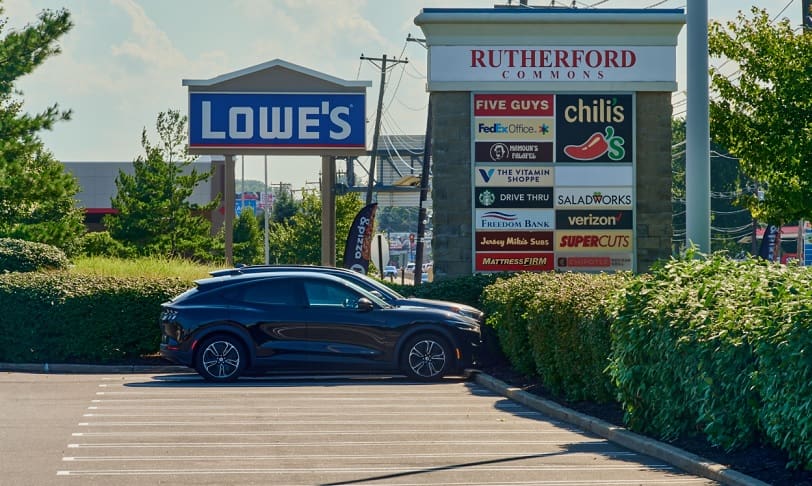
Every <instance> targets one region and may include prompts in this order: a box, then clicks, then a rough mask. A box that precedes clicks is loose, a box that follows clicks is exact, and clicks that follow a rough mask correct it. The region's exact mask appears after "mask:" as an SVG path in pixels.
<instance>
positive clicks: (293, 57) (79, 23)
mask: <svg viewBox="0 0 812 486" xmlns="http://www.w3.org/2000/svg"><path fill="white" fill-rule="evenodd" d="M495 3H498V4H505V3H507V0H500V1H494V0H487V1H483V0H442V1H435V0H409V1H407V0H141V1H135V0H5V1H3V2H2V4H3V6H4V8H5V13H4V16H5V17H7V18H8V19H9V27H7V28H15V27H20V26H22V25H24V24H26V23H30V22H32V21H34V20H35V18H36V15H37V13H38V12H40V11H41V10H43V9H58V8H67V9H68V10H69V11H70V12H71V14H72V18H73V21H74V23H75V26H74V28H73V29H72V31H71V32H70V33H69V34H67V35H66V36H65V37H64V38H63V39H62V40H61V42H60V45H61V47H62V51H63V52H62V53H61V54H60V55H58V56H56V57H53V58H51V59H49V60H47V61H46V62H45V64H44V65H42V66H41V67H40V68H39V69H37V70H36V71H35V72H34V73H32V74H30V75H28V76H26V77H24V78H22V79H21V80H20V82H19V83H18V88H20V89H21V90H22V91H23V92H24V96H23V99H24V100H25V108H26V110H27V111H30V112H35V111H40V110H42V109H44V108H45V107H47V106H50V105H52V104H54V103H58V104H59V105H60V107H62V108H69V109H72V110H73V119H72V120H71V121H68V122H62V123H59V124H57V125H56V126H55V127H54V129H53V131H51V132H46V133H43V134H42V138H43V140H44V141H45V143H46V146H47V147H48V148H49V149H50V150H51V151H52V152H53V153H54V155H55V156H56V158H57V159H59V160H64V161H97V160H98V161H131V160H133V159H134V158H135V157H137V156H138V155H140V154H142V149H141V144H140V142H141V131H142V129H143V128H145V127H146V128H147V130H148V133H150V134H153V131H152V128H153V127H154V125H155V119H156V117H157V115H158V113H160V112H161V111H166V110H168V109H178V110H181V111H182V112H186V109H187V106H186V104H187V103H186V88H185V87H183V86H182V85H181V80H183V79H208V78H212V77H215V76H217V75H220V74H223V73H228V72H232V71H236V70H239V69H243V68H246V67H249V66H254V65H256V64H261V63H263V62H266V61H269V60H271V59H277V58H278V59H283V60H285V61H289V62H292V63H295V64H299V65H301V66H304V67H307V68H310V69H313V70H316V71H320V72H323V73H326V74H329V75H331V76H335V77H338V78H343V79H348V80H356V79H360V80H369V81H372V82H373V85H372V87H371V88H369V89H368V90H367V107H368V108H367V110H368V112H369V113H368V119H369V121H370V123H369V124H368V125H369V127H370V133H371V128H372V126H373V125H374V123H373V121H374V109H375V106H376V103H377V96H378V89H379V88H378V81H379V78H380V71H379V70H378V69H377V68H376V67H375V66H374V65H372V64H371V63H369V62H367V61H364V62H362V61H360V59H359V57H360V56H361V54H365V55H367V56H370V57H380V56H381V55H382V54H387V55H388V56H397V57H407V58H409V63H408V64H404V65H400V66H398V67H396V68H395V69H393V70H390V71H389V74H388V77H389V82H388V83H387V86H386V95H385V97H384V107H385V108H386V115H385V116H384V118H383V124H382V133H384V134H399V133H408V134H414V133H422V132H423V130H424V129H425V117H426V106H427V101H428V94H427V93H426V91H425V81H426V80H425V73H426V51H425V49H424V48H423V47H421V46H420V45H418V44H417V43H414V42H408V43H407V42H406V41H405V39H406V37H407V35H408V34H411V35H412V36H415V37H422V32H421V31H420V29H419V28H418V27H417V26H415V25H414V23H413V19H414V17H415V16H416V15H417V14H418V13H420V10H421V9H422V8H426V7H446V8H451V7H480V8H490V7H493V5H494V4H495ZM514 3H518V0H515V1H514ZM529 3H530V4H531V5H549V4H550V1H549V0H530V2H529ZM556 3H557V4H559V5H560V4H568V3H570V2H569V1H567V2H564V1H561V0H559V1H558V2H556ZM686 3H687V0H668V1H664V2H661V1H657V0H606V1H603V2H600V1H598V0H588V1H586V2H581V1H577V2H576V5H577V6H578V7H586V6H589V5H595V4H599V5H597V6H596V8H625V7H632V8H646V7H650V6H653V5H656V6H657V8H685V5H686ZM708 3H709V4H710V6H709V17H710V18H711V19H716V20H723V21H724V20H732V19H734V18H735V16H736V13H737V12H738V11H739V10H743V11H745V12H748V11H749V9H750V7H751V6H753V5H755V6H757V7H759V8H764V9H767V11H768V12H770V14H771V15H772V16H773V17H776V16H779V14H780V16H781V17H789V18H790V19H791V20H792V21H793V24H796V23H797V24H800V18H801V0H792V1H790V0H761V1H729V0H709V1H708ZM784 9H786V10H784ZM782 10H784V12H783V13H781V11H782ZM677 72H678V83H679V89H680V90H684V89H685V82H684V80H685V29H684V28H683V32H682V34H681V36H680V39H679V47H678V51H677ZM679 98H680V95H676V96H675V99H679ZM683 98H684V97H683ZM676 111H679V110H678V109H677V110H676ZM367 144H368V145H371V135H368V137H367ZM269 161H270V175H269V177H270V181H271V182H272V183H278V182H286V183H292V184H293V185H294V187H295V188H298V187H302V186H304V185H306V184H308V183H310V182H316V181H318V178H319V169H320V161H319V159H318V158H317V157H297V158H282V157H271V158H269ZM245 166H246V170H245V175H246V178H253V179H259V180H261V179H263V178H264V169H263V160H262V158H261V157H254V158H252V157H246V163H245ZM240 170H241V164H239V163H238V166H237V174H238V176H240Z"/></svg>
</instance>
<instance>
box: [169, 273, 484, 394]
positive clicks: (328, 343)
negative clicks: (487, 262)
mask: <svg viewBox="0 0 812 486" xmlns="http://www.w3.org/2000/svg"><path fill="white" fill-rule="evenodd" d="M195 284H196V285H195V287H194V288H191V289H189V290H187V291H186V292H183V293H182V294H180V295H178V296H177V297H175V298H174V299H172V300H171V301H169V302H165V303H164V304H162V312H161V317H160V328H161V344H160V352H161V355H162V356H163V357H164V358H166V359H168V360H170V361H172V362H175V363H179V364H182V365H186V366H189V367H192V368H194V369H195V370H197V372H198V373H199V374H200V375H201V376H202V377H203V378H204V379H206V380H208V381H214V382H228V381H234V380H236V379H237V378H239V377H240V376H241V375H243V374H244V373H255V372H262V371H315V372H321V373H330V372H366V373H388V372H401V373H404V374H406V375H408V376H410V377H412V378H416V379H421V380H435V379H439V378H441V377H443V376H445V375H447V374H452V373H454V372H457V371H462V370H463V369H464V368H466V367H470V366H472V365H473V364H474V362H475V355H476V352H477V349H478V348H479V346H480V345H481V335H480V325H479V322H477V321H476V320H474V319H470V318H467V317H465V316H462V315H460V314H458V313H453V312H448V311H445V310H440V309H436V308H428V307H418V306H409V305H401V306H393V305H390V304H388V303H387V302H386V301H384V300H383V299H381V298H379V297H378V296H376V295H374V294H372V293H371V292H368V291H366V290H364V289H362V288H361V287H359V286H357V285H355V284H353V283H351V282H349V281H347V280H345V279H342V278H339V277H335V276H332V275H328V274H325V273H316V272H307V271H286V272H278V271H277V272H256V273H245V274H229V275H221V276H218V277H212V278H207V279H202V280H198V281H197V282H195Z"/></svg>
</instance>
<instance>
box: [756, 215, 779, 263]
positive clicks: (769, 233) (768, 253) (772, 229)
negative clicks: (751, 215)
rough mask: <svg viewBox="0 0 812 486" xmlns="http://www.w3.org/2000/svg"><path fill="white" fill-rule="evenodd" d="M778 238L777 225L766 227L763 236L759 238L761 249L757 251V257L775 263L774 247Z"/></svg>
mask: <svg viewBox="0 0 812 486" xmlns="http://www.w3.org/2000/svg"><path fill="white" fill-rule="evenodd" d="M778 238H779V226H778V225H777V224H770V225H767V228H766V229H765V230H764V236H762V237H761V248H760V249H759V251H758V256H760V257H761V258H764V259H765V260H769V261H771V262H774V261H775V246H776V242H777V241H778Z"/></svg>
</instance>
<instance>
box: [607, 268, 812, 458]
mask: <svg viewBox="0 0 812 486" xmlns="http://www.w3.org/2000/svg"><path fill="white" fill-rule="evenodd" d="M811 315H812V274H811V273H810V272H809V271H808V270H807V269H804V268H798V267H786V266H782V265H776V264H771V263H767V262H764V261H762V260H745V261H734V260H731V259H729V258H727V257H725V256H724V255H722V254H718V255H711V256H708V257H703V258H692V255H689V256H688V258H686V259H684V260H673V261H670V262H667V263H664V264H662V265H659V266H657V267H655V268H654V269H652V272H651V274H650V275H647V276H643V277H640V278H638V279H636V280H635V281H634V283H632V284H631V285H630V286H628V287H627V290H626V292H625V294H624V295H623V297H622V298H621V299H619V300H618V304H617V310H616V314H615V323H614V325H613V327H612V343H613V354H612V364H611V365H610V367H609V372H610V374H611V376H612V378H613V380H614V383H615V385H616V388H617V390H618V396H619V399H620V401H621V403H622V404H623V407H624V409H625V412H626V419H627V423H628V424H629V426H630V428H632V429H634V430H638V431H640V432H643V433H646V434H650V435H654V436H657V437H660V438H663V439H666V440H670V439H674V438H676V437H678V436H683V435H696V434H699V435H702V436H704V437H705V438H706V439H708V440H709V441H710V442H711V443H713V444H716V445H718V446H720V447H723V448H725V449H728V450H731V449H737V448H741V447H745V446H747V445H749V444H752V443H754V442H756V441H759V440H766V441H768V442H770V443H772V444H774V445H776V446H777V447H779V448H781V449H783V450H785V451H786V452H788V453H789V455H790V457H791V458H792V459H793V461H794V464H795V465H797V466H804V467H806V468H810V467H812V414H810V413H809V412H810V410H812V355H811V354H810V352H811V351H812V346H810V345H812V321H810V316H811Z"/></svg>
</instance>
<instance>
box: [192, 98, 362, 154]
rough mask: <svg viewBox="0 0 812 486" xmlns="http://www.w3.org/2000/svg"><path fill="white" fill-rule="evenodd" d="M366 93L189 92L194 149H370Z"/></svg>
mask: <svg viewBox="0 0 812 486" xmlns="http://www.w3.org/2000/svg"><path fill="white" fill-rule="evenodd" d="M365 116H366V114H365V94H364V93H329V94H324V93H212V92H191V93H189V147H190V148H196V147H224V148H226V147H248V148H263V147H268V148H292V149H297V148H303V149H311V148H341V149H344V148H358V149H364V148H365V143H366V142H365V132H364V130H365Z"/></svg>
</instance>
